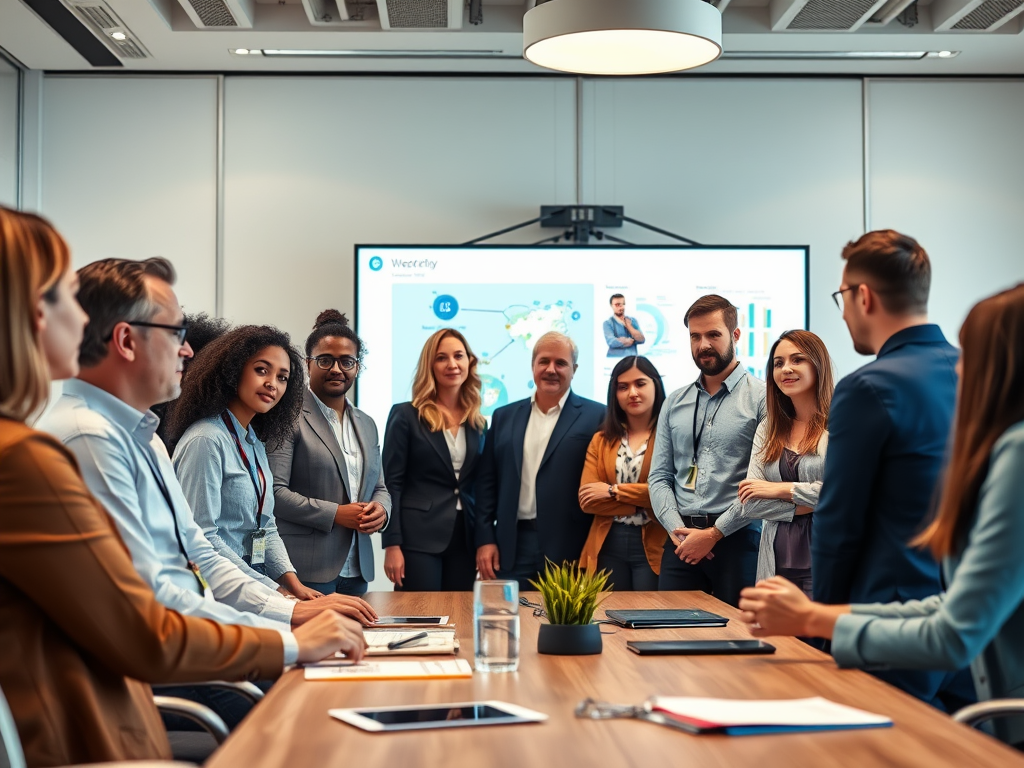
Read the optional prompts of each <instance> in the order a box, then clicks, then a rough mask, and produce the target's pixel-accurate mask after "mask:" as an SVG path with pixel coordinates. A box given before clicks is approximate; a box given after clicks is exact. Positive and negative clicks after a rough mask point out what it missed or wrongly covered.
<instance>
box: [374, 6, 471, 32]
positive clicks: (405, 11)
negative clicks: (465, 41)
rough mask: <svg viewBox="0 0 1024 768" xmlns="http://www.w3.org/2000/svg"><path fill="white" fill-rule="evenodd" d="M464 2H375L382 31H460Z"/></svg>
mask: <svg viewBox="0 0 1024 768" xmlns="http://www.w3.org/2000/svg"><path fill="white" fill-rule="evenodd" d="M464 3H465V0H377V10H378V12H379V13H380V25H381V27H382V28H383V29H462V15H463V13H462V11H463V5H464Z"/></svg>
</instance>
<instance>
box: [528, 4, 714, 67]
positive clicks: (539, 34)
mask: <svg viewBox="0 0 1024 768" xmlns="http://www.w3.org/2000/svg"><path fill="white" fill-rule="evenodd" d="M721 55H722V14H721V12H720V11H719V10H718V9H717V8H715V7H714V6H713V5H711V4H710V3H707V2H704V0H549V2H546V3H541V4H540V5H537V6H535V7H533V8H531V9H530V10H529V11H527V12H526V15H525V16H524V17H523V56H524V57H525V58H526V59H527V60H529V61H532V62H533V63H534V64H537V65H538V66H541V67H546V68H547V69H556V70H559V71H560V72H574V73H577V74H581V75H652V74H657V73H660V72H678V71H679V70H683V69H693V68H694V67H701V66H703V65H705V64H709V63H710V62H712V61H714V60H715V59H717V58H718V57H719V56H721Z"/></svg>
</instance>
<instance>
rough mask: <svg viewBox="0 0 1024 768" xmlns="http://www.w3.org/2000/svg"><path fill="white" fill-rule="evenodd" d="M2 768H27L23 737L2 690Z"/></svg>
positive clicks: (0, 715) (0, 724) (0, 711)
mask: <svg viewBox="0 0 1024 768" xmlns="http://www.w3.org/2000/svg"><path fill="white" fill-rule="evenodd" d="M0 768H25V753H24V752H22V750H21V737H20V736H18V728H17V726H16V725H15V724H14V715H12V714H11V708H10V707H9V706H7V698H6V697H5V696H4V692H3V691H2V690H0Z"/></svg>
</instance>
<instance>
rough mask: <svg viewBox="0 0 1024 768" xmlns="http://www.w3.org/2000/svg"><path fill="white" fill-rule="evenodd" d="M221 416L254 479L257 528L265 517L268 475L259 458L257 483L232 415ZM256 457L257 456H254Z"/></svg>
mask: <svg viewBox="0 0 1024 768" xmlns="http://www.w3.org/2000/svg"><path fill="white" fill-rule="evenodd" d="M220 417H221V418H222V419H223V420H224V426H226V427H227V428H228V432H230V433H231V437H233V438H234V440H235V447H236V448H238V453H239V455H240V456H241V457H242V463H243V464H245V469H246V471H247V472H248V473H249V479H250V480H251V481H252V487H253V488H254V489H255V490H256V500H257V503H258V505H259V506H258V507H257V509H256V525H255V527H256V528H259V527H260V520H261V519H262V518H263V502H264V501H266V499H267V477H266V475H264V474H263V467H261V466H260V462H259V459H256V471H257V472H258V473H259V476H260V479H259V482H258V483H257V481H256V477H255V475H254V474H253V471H252V464H250V463H249V457H248V456H246V455H245V450H244V449H243V448H242V441H241V440H239V439H238V432H236V431H235V425H234V424H232V423H231V417H230V416H228V414H227V411H225V412H224V413H222V414H221V415H220ZM253 458H255V456H254V457H253Z"/></svg>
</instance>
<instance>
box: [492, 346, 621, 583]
mask: <svg viewBox="0 0 1024 768" xmlns="http://www.w3.org/2000/svg"><path fill="white" fill-rule="evenodd" d="M578 357H579V351H578V350H577V348H576V345H575V344H574V343H573V341H572V339H570V338H569V337H568V336H565V335H564V334H561V333H556V332H554V331H552V332H550V333H545V334H544V335H543V336H541V337H540V338H539V339H538V340H537V343H536V345H535V346H534V348H533V380H534V383H535V384H536V389H535V390H534V394H533V396H532V397H529V398H527V399H525V400H520V401H519V402H516V403H511V404H510V405H506V406H504V407H503V408H499V409H498V410H496V411H495V412H494V417H493V419H492V420H491V428H490V430H489V431H488V433H487V438H486V439H485V440H484V454H483V460H482V462H481V464H480V475H479V479H478V481H477V504H476V526H475V531H476V546H477V553H476V564H477V569H478V570H479V571H480V575H481V577H483V578H484V579H494V578H504V579H516V580H518V581H519V588H520V589H521V590H530V589H533V587H531V586H530V584H529V579H533V578H536V577H537V574H538V573H539V572H541V571H542V570H543V569H544V559H545V558H549V559H551V560H553V561H554V562H556V563H559V564H560V563H561V562H562V561H563V560H570V561H571V560H579V557H580V552H582V551H583V544H584V542H585V541H586V539H587V533H588V532H589V531H590V524H591V521H592V518H591V517H590V516H589V515H586V514H585V513H584V512H583V511H582V510H581V509H580V503H579V488H580V477H581V475H582V474H583V464H584V462H585V461H586V457H587V446H588V445H590V439H591V438H592V437H593V436H594V433H595V432H596V431H597V430H598V427H599V426H600V425H601V421H602V420H603V419H604V406H603V405H601V404H600V403H595V402H594V401H593V400H587V399H585V398H582V397H579V396H578V395H576V394H575V393H574V392H572V391H571V390H570V389H569V386H570V384H571V383H572V377H573V374H574V373H575V372H576V367H577V366H576V363H577V359H578Z"/></svg>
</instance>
